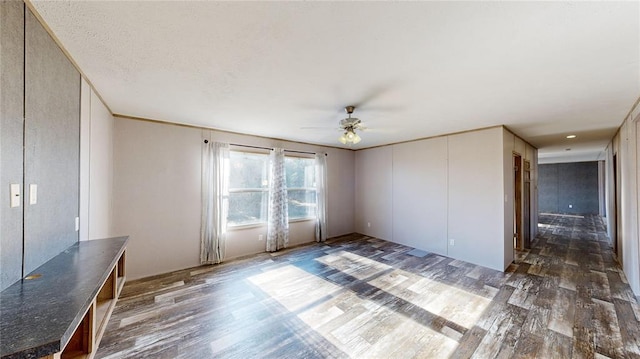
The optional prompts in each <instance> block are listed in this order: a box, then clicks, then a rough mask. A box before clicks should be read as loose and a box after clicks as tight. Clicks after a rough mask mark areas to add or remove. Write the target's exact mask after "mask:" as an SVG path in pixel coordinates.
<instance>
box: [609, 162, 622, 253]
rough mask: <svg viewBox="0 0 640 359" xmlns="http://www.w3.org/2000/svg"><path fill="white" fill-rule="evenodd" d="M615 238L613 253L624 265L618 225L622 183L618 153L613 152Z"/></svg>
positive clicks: (613, 239) (613, 240)
mask: <svg viewBox="0 0 640 359" xmlns="http://www.w3.org/2000/svg"><path fill="white" fill-rule="evenodd" d="M612 162H613V213H612V218H613V231H612V234H613V238H611V242H612V244H613V253H615V254H616V257H618V262H619V263H620V264H621V265H622V253H620V243H619V242H620V234H619V233H620V232H619V230H620V228H619V227H618V225H619V224H620V219H619V218H618V216H619V215H620V208H619V207H618V206H620V202H621V201H620V184H619V183H618V177H619V176H618V154H617V153H614V154H613V161H612Z"/></svg>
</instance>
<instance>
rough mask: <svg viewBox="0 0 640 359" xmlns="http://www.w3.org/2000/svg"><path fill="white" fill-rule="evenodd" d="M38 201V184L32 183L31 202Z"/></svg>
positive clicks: (30, 189) (30, 186)
mask: <svg viewBox="0 0 640 359" xmlns="http://www.w3.org/2000/svg"><path fill="white" fill-rule="evenodd" d="M36 203H38V185H37V184H33V183H32V184H30V185H29V204H36Z"/></svg>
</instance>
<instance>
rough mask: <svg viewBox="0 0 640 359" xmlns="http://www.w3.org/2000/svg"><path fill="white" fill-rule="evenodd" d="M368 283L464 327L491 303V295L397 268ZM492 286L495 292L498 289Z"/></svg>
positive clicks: (470, 325)
mask: <svg viewBox="0 0 640 359" xmlns="http://www.w3.org/2000/svg"><path fill="white" fill-rule="evenodd" d="M402 282H405V283H406V284H407V285H402ZM369 283H370V284H371V285H374V286H376V287H378V288H380V289H382V290H384V291H386V292H388V293H391V294H393V295H395V296H396V297H398V298H402V299H404V300H406V301H407V302H410V303H412V304H415V305H416V306H418V307H420V308H422V309H424V310H426V311H429V312H431V313H433V314H436V315H438V316H440V317H442V318H445V319H447V320H449V321H452V322H454V323H456V324H459V325H461V326H463V327H465V328H467V329H470V328H472V327H473V326H474V325H475V324H476V322H477V321H478V319H479V318H480V316H481V315H482V313H483V312H484V310H485V309H486V308H487V306H488V305H489V304H490V303H491V299H490V298H485V297H483V296H479V295H476V294H473V293H470V292H467V291H465V290H463V289H460V288H457V287H455V286H451V285H448V284H445V283H442V282H439V281H437V280H432V279H428V278H424V277H422V276H420V275H417V274H414V273H410V272H406V271H403V270H399V269H397V270H394V271H393V272H391V273H388V274H386V275H383V276H381V277H379V278H376V279H374V280H372V281H370V282H369ZM492 289H494V290H495V292H494V293H493V294H494V295H495V293H497V291H498V290H497V289H495V288H492Z"/></svg>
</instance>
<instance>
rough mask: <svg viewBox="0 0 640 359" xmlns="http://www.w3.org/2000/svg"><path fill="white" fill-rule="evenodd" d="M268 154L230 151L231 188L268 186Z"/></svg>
mask: <svg viewBox="0 0 640 359" xmlns="http://www.w3.org/2000/svg"><path fill="white" fill-rule="evenodd" d="M267 159H268V156H267V155H264V154H259V153H245V152H237V151H231V152H230V153H229V164H230V167H231V169H230V171H231V173H230V175H229V189H239V188H266V187H267V184H268V183H267V162H268V161H267Z"/></svg>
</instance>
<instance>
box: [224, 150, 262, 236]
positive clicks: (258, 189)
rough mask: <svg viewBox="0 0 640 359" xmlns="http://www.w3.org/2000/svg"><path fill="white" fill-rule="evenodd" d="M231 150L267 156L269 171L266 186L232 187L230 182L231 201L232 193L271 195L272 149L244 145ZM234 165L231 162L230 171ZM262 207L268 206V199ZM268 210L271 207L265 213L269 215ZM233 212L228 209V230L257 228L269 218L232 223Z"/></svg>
mask: <svg viewBox="0 0 640 359" xmlns="http://www.w3.org/2000/svg"><path fill="white" fill-rule="evenodd" d="M229 152H230V153H231V152H236V153H241V154H249V155H261V156H264V157H265V166H266V172H267V178H266V181H267V186H266V187H251V188H232V187H231V183H229V201H231V194H232V193H262V194H263V197H264V194H265V193H266V194H267V196H268V195H269V184H268V181H269V178H268V177H269V154H270V151H269V150H260V149H254V148H246V147H242V146H233V145H232V146H230V148H229ZM232 170H233V169H232V165H231V163H230V165H229V171H232ZM229 176H231V173H229ZM263 180H265V179H263ZM260 205H261V207H262V206H263V205H264V206H268V200H267V203H266V204H262V203H260ZM268 211H269V208H266V210H265V213H267V216H268ZM230 213H231V209H229V210H228V211H227V218H226V221H227V230H230V231H233V230H238V229H248V228H255V227H263V226H266V225H267V220H268V217H266V218H265V219H264V221H259V222H252V223H240V224H232V223H230V222H229V215H230Z"/></svg>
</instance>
